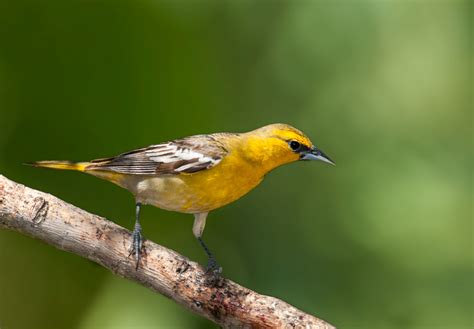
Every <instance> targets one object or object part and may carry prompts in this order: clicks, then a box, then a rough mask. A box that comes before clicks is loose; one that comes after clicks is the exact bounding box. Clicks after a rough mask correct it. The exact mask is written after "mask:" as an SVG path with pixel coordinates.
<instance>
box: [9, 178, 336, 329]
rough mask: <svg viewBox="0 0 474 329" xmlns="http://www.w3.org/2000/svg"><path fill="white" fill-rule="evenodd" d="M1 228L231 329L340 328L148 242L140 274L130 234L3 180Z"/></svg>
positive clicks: (60, 202)
mask: <svg viewBox="0 0 474 329" xmlns="http://www.w3.org/2000/svg"><path fill="white" fill-rule="evenodd" d="M0 228H4V229H10V230H14V231H17V232H20V233H22V234H25V235H28V236H31V237H33V238H36V239H39V240H41V241H43V242H45V243H47V244H50V245H52V246H55V247H56V248H59V249H62V250H65V251H68V252H71V253H73V254H76V255H79V256H81V257H84V258H87V259H90V260H92V261H94V262H96V263H98V264H100V265H102V266H103V267H105V268H107V269H109V270H111V271H112V272H113V273H115V274H117V275H119V276H121V277H124V278H127V279H129V280H132V281H135V282H138V283H140V284H141V285H143V286H145V287H148V288H150V289H152V290H154V291H156V292H158V293H160V294H162V295H165V296H167V297H169V298H171V299H173V300H174V301H176V302H177V303H179V304H181V305H183V306H184V307H185V308H187V309H189V310H191V311H193V312H195V313H197V314H199V315H201V316H203V317H205V318H207V319H209V320H211V321H214V322H215V323H217V324H218V325H220V326H222V327H225V328H231V327H232V328H236V327H237V328H257V327H258V328H318V329H319V328H320V329H323V328H324V329H329V328H334V327H333V326H332V325H330V324H328V323H326V322H325V321H323V320H320V319H318V318H316V317H314V316H312V315H309V314H306V313H304V312H302V311H300V310H298V309H296V308H295V307H293V306H291V305H289V304H287V303H285V302H283V301H281V300H279V299H276V298H274V297H269V296H264V295H260V294H258V293H256V292H254V291H252V290H250V289H247V288H244V287H242V286H240V285H238V284H236V283H234V282H232V281H230V280H227V279H224V278H222V279H220V280H219V282H218V283H217V284H212V285H211V284H209V282H208V280H207V276H206V274H205V273H204V271H203V269H202V268H201V266H199V265H198V264H196V263H195V262H192V261H190V260H188V259H187V258H185V257H184V256H181V255H180V254H178V253H176V252H174V251H172V250H170V249H167V248H165V247H162V246H160V245H157V244H156V243H153V242H151V241H145V243H144V246H145V250H146V255H145V256H144V257H143V261H142V263H141V264H140V268H139V269H138V270H135V264H134V261H133V258H132V257H130V258H129V257H128V247H129V244H130V241H131V235H130V232H129V231H128V230H126V229H125V228H123V227H120V226H118V225H117V224H115V223H112V222H110V221H108V220H106V219H105V218H102V217H99V216H97V215H93V214H90V213H88V212H86V211H84V210H82V209H79V208H77V207H75V206H73V205H71V204H68V203H66V202H64V201H62V200H60V199H58V198H56V197H54V196H52V195H50V194H46V193H43V192H40V191H36V190H33V189H31V188H28V187H26V186H24V185H21V184H17V183H15V182H13V181H11V180H8V179H7V178H5V177H4V176H2V175H0Z"/></svg>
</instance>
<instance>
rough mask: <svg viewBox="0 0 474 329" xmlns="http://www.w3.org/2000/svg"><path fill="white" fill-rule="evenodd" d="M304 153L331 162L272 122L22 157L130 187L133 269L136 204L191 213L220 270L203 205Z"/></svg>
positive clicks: (139, 240)
mask: <svg viewBox="0 0 474 329" xmlns="http://www.w3.org/2000/svg"><path fill="white" fill-rule="evenodd" d="M310 160H318V161H322V162H325V163H328V164H332V165H334V164H335V163H334V161H333V160H331V159H330V158H329V157H328V156H327V155H326V154H324V153H323V152H322V151H321V150H320V149H319V148H317V147H316V146H315V145H314V144H313V143H312V142H311V140H310V139H309V138H308V137H307V136H306V135H305V134H304V133H303V132H301V131H300V130H298V129H296V128H294V127H292V126H290V125H288V124H282V123H276V124H270V125H266V126H263V127H260V128H258V129H255V130H252V131H249V132H244V133H228V132H223V133H213V134H203V135H194V136H189V137H184V138H180V139H175V140H170V141H167V142H163V143H159V144H154V145H150V146H148V147H144V148H139V149H135V150H132V151H129V152H126V153H122V154H119V155H117V156H114V157H109V158H101V159H96V160H91V161H88V162H71V161H36V162H31V163H28V164H29V165H32V166H35V167H46V168H52V169H64V170H75V171H80V172H84V173H87V174H90V175H93V176H96V177H99V178H101V179H105V180H107V181H110V182H112V183H114V184H116V185H118V186H120V187H123V188H125V189H127V190H129V191H130V192H131V193H132V194H133V195H134V197H135V225H134V229H133V232H132V239H133V241H132V243H131V245H130V248H129V251H130V254H129V256H130V255H134V259H135V266H136V267H135V268H136V269H138V267H139V263H140V259H141V253H142V248H143V240H144V239H143V235H142V226H141V224H140V210H141V207H142V205H152V206H155V207H158V208H161V209H164V210H169V211H175V212H179V213H186V214H192V215H194V223H193V227H192V231H193V234H194V236H195V238H196V239H197V241H198V242H199V244H200V245H201V247H202V248H203V249H204V252H205V253H206V255H207V258H208V261H207V267H206V273H214V274H216V275H219V274H220V273H221V271H222V268H221V267H220V266H219V264H218V263H217V261H216V258H215V256H214V253H212V252H211V250H210V249H209V247H208V246H207V245H206V244H205V243H204V240H203V238H202V235H203V231H204V227H205V225H206V219H207V217H208V214H209V212H210V211H212V210H215V209H218V208H221V207H223V206H225V205H227V204H229V203H231V202H234V201H236V200H238V199H239V198H241V197H242V196H244V195H245V194H247V193H248V192H250V191H251V190H252V189H254V188H255V187H256V186H257V185H259V184H260V183H261V182H262V180H263V179H264V177H265V176H266V175H267V174H268V173H269V172H271V171H272V170H273V169H275V168H277V167H279V166H281V165H284V164H287V163H291V162H296V161H310Z"/></svg>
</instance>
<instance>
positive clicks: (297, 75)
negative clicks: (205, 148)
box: [0, 0, 473, 329]
mask: <svg viewBox="0 0 474 329" xmlns="http://www.w3.org/2000/svg"><path fill="white" fill-rule="evenodd" d="M472 9H473V8H472V5H470V4H469V2H467V1H466V2H461V1H455V0H453V1H447V0H446V1H443V0H438V1H436V0H433V1H428V0H425V1H423V0H420V1H394V0H393V1H390V0H386V1H382V0H380V1H349V0H347V1H316V0H315V1H308V0H304V1H240V0H234V1H183V0H178V1H105V0H104V1H77V0H74V1H64V0H48V1H46V0H44V1H24V0H0V173H1V174H3V175H5V176H7V177H9V178H10V179H13V180H16V181H18V182H21V183H24V184H26V185H28V186H31V187H33V188H37V189H40V190H42V191H47V192H49V193H52V194H54V195H56V196H58V197H60V198H62V199H64V200H66V201H68V202H71V203H73V204H75V205H77V206H79V207H81V208H84V209H86V210H88V211H90V212H93V213H97V214H100V215H102V216H105V217H107V218H109V219H112V220H114V221H115V222H117V223H119V224H120V225H123V226H126V227H128V228H131V227H132V225H133V214H134V203H133V199H132V197H131V194H129V193H128V192H126V191H125V190H122V189H120V188H118V187H116V186H114V185H112V184H110V183H108V182H105V181H101V180H99V179H96V178H94V177H91V176H86V175H83V174H79V173H74V172H59V171H52V170H39V169H35V168H31V167H26V166H22V165H21V163H23V162H25V161H32V160H43V159H70V160H89V159H93V158H98V157H106V156H111V155H116V154H118V153H121V152H123V151H128V150H131V149H133V148H136V147H141V146H146V145H149V144H154V143H158V142H160V141H165V140H169V139H173V138H177V137H183V136H187V135H192V134H198V133H210V132H218V131H232V132H242V131H248V130H251V129H254V128H257V127H259V126H262V125H265V124H269V123H274V122H285V123H289V124H292V125H294V126H296V127H298V128H300V129H302V130H303V131H304V132H306V133H307V134H308V135H309V136H310V137H311V138H312V139H313V142H314V143H315V144H316V145H318V146H319V147H320V148H321V149H322V150H324V151H325V152H326V153H327V154H328V155H329V156H330V157H332V158H333V159H334V160H335V161H336V162H337V166H336V167H331V166H327V165H324V164H323V163H296V164H292V165H288V166H285V167H282V168H279V169H277V170H275V171H274V172H272V173H271V174H270V175H268V177H267V179H266V180H265V181H264V182H263V183H262V184H261V185H260V186H259V187H258V188H257V189H256V190H254V191H252V192H251V193H250V194H249V195H247V196H245V197H244V198H242V199H241V200H239V201H238V202H236V203H234V204H231V205H229V206H227V207H225V208H223V209H220V210H217V211H214V212H212V213H211V215H210V217H209V220H208V225H207V228H206V231H205V234H204V237H205V239H206V240H207V242H208V244H209V245H210V246H211V247H212V249H213V250H214V252H215V254H216V256H217V258H218V260H219V261H220V263H221V265H222V266H223V268H224V275H225V276H226V277H228V278H231V279H232V280H235V281H237V282H239V283H240V284H243V285H244V286H247V287H249V288H251V289H253V290H256V291H258V292H260V293H263V294H267V295H272V296H276V297H279V298H282V299H284V300H285V301H287V302H289V303H291V304H294V305H295V306H297V307H299V308H301V309H303V310H305V311H307V312H310V313H313V314H316V315H318V316H320V317H322V318H324V319H326V320H328V321H329V322H331V323H333V324H335V325H337V326H338V327H339V328H377V329H384V328H435V327H436V328H453V329H457V328H472V327H473V320H472V309H473V257H472V256H473V249H472V233H473V232H472V200H473V199H472V183H473V180H472V165H473V163H472V160H473V159H472V154H473V152H472V150H473V145H472V144H473V139H472V129H473V121H472V98H471V97H472V90H473V89H472V88H473V85H472V74H473V71H472V66H471V65H472V47H471V44H470V42H471V40H472V39H471V38H472V15H471V14H472ZM142 223H143V227H144V232H145V235H146V237H147V238H149V239H151V240H153V241H155V242H158V243H160V244H163V245H165V246H167V247H170V248H173V249H175V250H177V251H179V252H180V253H182V254H184V255H186V256H187V257H189V258H191V259H193V260H196V261H199V262H201V263H204V262H205V256H204V253H203V252H202V250H201V249H200V248H199V246H198V244H197V242H196V241H195V239H194V238H193V235H192V233H191V226H192V216H189V215H183V214H177V213H170V212H166V211H162V210H159V209H156V208H153V207H145V208H144V209H143V212H142ZM213 327H215V326H214V325H213V324H212V323H210V322H208V321H207V320H204V319H201V318H199V317H198V316H196V315H194V314H191V313H189V312H187V311H185V310H184V309H182V308H181V307H180V306H177V305H175V304H174V303H173V302H172V301H170V300H168V299H166V298H165V297H162V296H160V295H156V294H154V293H152V292H151V291H148V290H147V289H145V288H144V287H141V286H138V285H137V284H134V283H131V282H128V281H125V280H123V279H120V278H117V277H115V276H113V275H112V274H111V273H109V272H108V271H106V270H104V269H103V268H101V267H99V266H97V265H95V264H94V263H92V262H89V261H86V260H84V259H81V258H79V257H77V256H74V255H71V254H67V253H64V252H60V251H58V250H56V249H54V248H52V247H50V246H47V245H45V244H43V243H41V242H38V241H35V240H32V239H30V238H27V237H23V236H20V235H19V234H17V233H13V232H6V231H0V328H1V329H15V328H48V329H49V328H77V329H89V328H114V329H115V328H213Z"/></svg>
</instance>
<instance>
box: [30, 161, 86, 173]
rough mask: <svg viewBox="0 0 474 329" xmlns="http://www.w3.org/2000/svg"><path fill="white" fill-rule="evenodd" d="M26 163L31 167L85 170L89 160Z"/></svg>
mask: <svg viewBox="0 0 474 329" xmlns="http://www.w3.org/2000/svg"><path fill="white" fill-rule="evenodd" d="M25 164H26V165H29V166H33V167H44V168H52V169H60V170H76V171H85V169H86V167H87V166H88V165H89V162H71V161H35V162H28V163H25Z"/></svg>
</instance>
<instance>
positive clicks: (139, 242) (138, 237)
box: [128, 227, 143, 270]
mask: <svg viewBox="0 0 474 329" xmlns="http://www.w3.org/2000/svg"><path fill="white" fill-rule="evenodd" d="M132 237H133V241H132V244H131V245H130V248H129V249H128V251H129V254H128V257H130V256H131V255H132V254H133V255H134V256H135V269H136V270H138V266H139V264H140V259H141V253H142V249H143V236H142V233H141V229H140V228H137V227H135V229H134V230H133V233H132Z"/></svg>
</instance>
